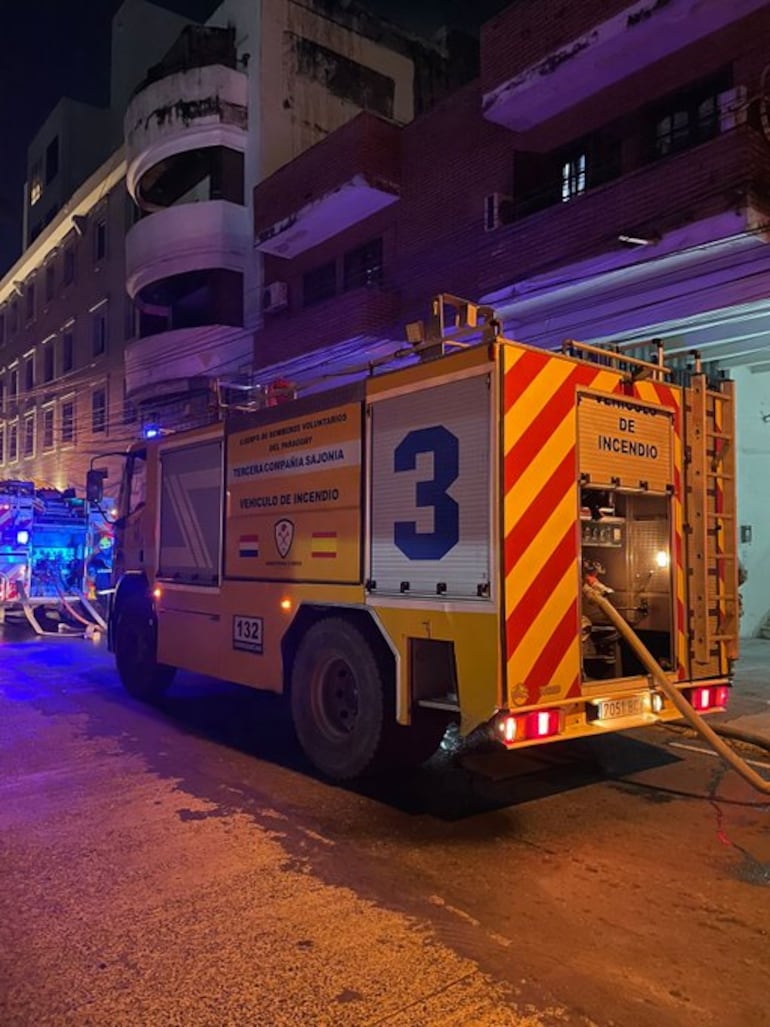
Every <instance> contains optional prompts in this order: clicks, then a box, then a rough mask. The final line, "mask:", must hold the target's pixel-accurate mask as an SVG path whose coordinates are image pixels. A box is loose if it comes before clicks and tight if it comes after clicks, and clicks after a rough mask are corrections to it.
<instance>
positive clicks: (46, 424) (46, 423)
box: [43, 407, 53, 449]
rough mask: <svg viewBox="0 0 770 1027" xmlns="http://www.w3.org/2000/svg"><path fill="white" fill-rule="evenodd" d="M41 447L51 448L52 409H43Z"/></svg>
mask: <svg viewBox="0 0 770 1027" xmlns="http://www.w3.org/2000/svg"><path fill="white" fill-rule="evenodd" d="M43 449H53V409H52V408H51V407H48V408H47V409H46V410H44V411H43Z"/></svg>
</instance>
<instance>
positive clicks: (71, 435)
mask: <svg viewBox="0 0 770 1027" xmlns="http://www.w3.org/2000/svg"><path fill="white" fill-rule="evenodd" d="M61 440H62V443H63V444H64V443H71V442H74V441H75V399H74V397H72V398H70V399H63V400H62V403H61Z"/></svg>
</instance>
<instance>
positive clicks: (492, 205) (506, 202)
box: [484, 193, 513, 232]
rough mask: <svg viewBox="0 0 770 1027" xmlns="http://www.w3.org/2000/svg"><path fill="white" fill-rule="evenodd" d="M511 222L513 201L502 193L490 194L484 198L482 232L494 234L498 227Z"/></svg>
mask: <svg viewBox="0 0 770 1027" xmlns="http://www.w3.org/2000/svg"><path fill="white" fill-rule="evenodd" d="M511 221H513V199H512V197H510V196H504V195H503V193H490V194H489V196H485V197H484V231H485V232H494V230H495V229H496V228H499V227H500V225H509V224H510V223H511Z"/></svg>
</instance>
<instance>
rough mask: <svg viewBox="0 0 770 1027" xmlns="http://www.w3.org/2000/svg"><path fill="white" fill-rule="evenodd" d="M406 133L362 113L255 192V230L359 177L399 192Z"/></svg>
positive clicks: (260, 185) (292, 162) (288, 165)
mask: <svg viewBox="0 0 770 1027" xmlns="http://www.w3.org/2000/svg"><path fill="white" fill-rule="evenodd" d="M400 131H401V129H400V128H399V126H397V125H394V124H392V123H390V122H388V121H384V120H383V119H382V118H378V117H376V116H375V115H373V114H368V113H366V112H362V113H361V114H358V115H356V117H355V118H353V119H352V121H349V122H348V123H347V124H345V125H343V126H342V127H341V128H339V129H337V131H336V132H332V133H331V135H329V136H327V138H326V139H324V140H322V141H321V142H320V143H317V144H316V145H315V146H312V147H311V148H310V149H309V150H306V151H305V152H304V153H302V154H300V155H299V156H298V157H296V158H295V159H294V160H293V161H291V162H290V163H289V164H285V165H284V166H283V167H282V168H280V169H279V170H278V171H276V172H275V173H274V174H272V175H270V177H269V178H266V179H265V180H264V181H263V182H260V183H259V184H258V185H257V186H256V188H255V189H254V231H255V234H256V235H257V237H258V236H259V234H260V232H262V231H264V230H265V229H266V228H269V227H270V226H271V225H274V224H275V223H276V222H278V221H281V220H283V219H284V218H286V217H288V216H289V215H291V214H293V213H295V212H296V211H298V210H299V209H301V208H302V207H304V206H305V205H306V204H308V203H312V202H313V200H317V199H319V198H320V197H321V196H323V195H324V194H325V193H328V192H330V191H332V190H334V189H336V188H338V187H339V186H340V185H342V184H343V183H345V182H348V181H350V179H351V178H352V177H353V176H354V175H356V174H363V175H365V176H366V177H367V179H368V180H369V181H370V182H373V183H377V184H382V185H384V186H386V187H390V188H391V189H392V191H394V192H396V191H398V183H399V178H400V174H399V134H400Z"/></svg>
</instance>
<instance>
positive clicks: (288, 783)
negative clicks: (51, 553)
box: [0, 629, 770, 1027]
mask: <svg viewBox="0 0 770 1027" xmlns="http://www.w3.org/2000/svg"><path fill="white" fill-rule="evenodd" d="M746 652H747V655H746V658H745V660H744V663H743V670H742V672H741V674H740V675H739V678H738V686H737V688H736V690H735V691H736V709H735V714H734V715H737V716H738V717H739V718H740V722H741V723H744V724H745V725H746V726H748V727H751V728H753V729H754V730H757V729H762V728H764V729H765V734H767V735H770V643H763V642H755V643H751V644H750V646H748V647H747V650H746ZM683 746H685V748H683ZM699 747H700V743H699V742H697V741H694V740H692V739H688V738H687V737H686V736H682V735H680V734H678V733H676V732H675V731H673V730H670V729H669V730H663V729H656V730H651V731H647V732H645V733H643V734H640V733H636V734H633V735H630V734H629V735H625V736H613V737H610V738H605V739H601V740H596V741H594V740H592V741H591V743H590V744H589V743H580V744H572V745H570V746H564V745H562V746H547V747H543V748H540V749H538V750H537V751H534V750H531V751H530V754H528V755H524V756H518V757H516V758H515V759H514V760H512V759H511V758H506V759H504V760H503V759H501V760H493V761H491V762H490V761H486V763H485V765H484V768H483V769H484V774H483V775H482V774H481V773H479V772H478V769H479V758H478V757H474V756H473V755H472V754H471V756H470V757H469V758H468V760H466V764H465V765H458V764H457V762H456V759H455V757H454V756H453V755H452V754H448V753H445V754H442V756H441V757H439V758H437V759H436V760H434V761H433V762H432V763H431V764H430V765H428V766H427V767H426V768H424V769H423V770H421V771H420V772H418V773H417V774H413V775H411V776H408V777H402V778H399V779H393V780H391V781H388V782H380V783H378V784H376V785H374V784H372V785H368V786H367V787H365V788H356V789H350V788H339V787H333V786H330V785H329V784H327V783H326V782H324V781H322V780H320V779H318V778H317V777H315V776H314V775H313V774H312V772H311V771H310V770H309V768H308V767H307V765H306V764H305V763H304V761H303V760H302V758H301V756H300V755H299V754H298V752H297V749H296V745H295V743H294V740H293V737H292V733H291V729H290V727H289V725H288V722H287V718H286V716H285V712H284V710H283V708H282V705H281V703H280V702H279V701H278V700H276V699H275V698H274V697H270V696H260V695H258V694H256V693H252V692H249V691H246V690H243V689H239V688H236V687H234V686H230V685H222V684H217V683H215V682H212V681H210V680H208V679H205V678H196V677H193V676H191V675H186V674H180V675H179V676H178V679H177V683H176V684H175V686H174V687H173V689H172V691H171V692H170V693H169V695H168V697H167V698H166V699H165V700H164V702H163V704H162V705H161V706H159V707H157V708H152V707H147V706H143V705H141V704H139V703H137V702H135V701H133V700H131V699H130V698H129V697H128V696H126V695H125V694H124V693H123V692H122V691H121V689H120V687H119V685H118V683H117V679H116V676H115V673H114V671H113V668H112V663H111V658H110V656H109V654H108V653H107V652H106V649H105V647H104V645H103V644H94V643H91V642H87V641H81V640H73V639H46V640H42V641H40V640H35V639H30V638H28V637H27V636H25V635H21V634H18V635H14V633H13V631H11V630H10V629H6V634H5V637H4V638H3V639H1V640H0V1025H2V1027H44V1025H62V1027H64V1025H67V1027H69V1025H78V1027H80V1025H97V1027H102V1025H103V1027H123V1025H126V1027H155V1025H159V1027H160V1025H162V1027H173V1025H181V1027H204V1025H205V1027H209V1025H211V1027H224V1025H238V1027H241V1025H249V1027H251V1025H254V1027H284V1025H292V1027H293V1025H302V1027H322V1025H323V1027H327V1025H328V1027H348V1025H355V1027H358V1025H361V1027H364V1025H366V1027H375V1025H378V1027H379V1025H384V1027H422V1025H425V1027H428V1025H430V1027H438V1025H441V1027H497V1025H500V1027H515V1025H519V1024H531V1025H550V1024H576V1025H588V1024H598V1025H602V1027H605V1025H606V1027H611V1025H616V1027H646V1025H650V1027H668V1025H677V1027H680V1025H684V1027H687V1025H691V1024H692V1025H696V1024H697V1025H698V1027H709V1025H719V1027H732V1025H735V1027H761V1025H764V1024H770V998H769V997H768V980H769V979H770V974H769V973H768V971H769V970H770V937H769V936H768V934H769V932H770V916H768V912H769V911H770V806H769V805H768V803H767V801H766V799H763V797H762V796H759V795H756V794H755V793H753V792H751V790H750V789H749V787H748V785H745V784H744V783H743V782H742V781H741V780H740V779H739V778H737V777H736V776H735V775H734V774H732V773H730V772H726V771H724V770H723V768H722V766H721V764H720V763H719V762H718V761H717V760H716V759H714V758H711V757H710V756H709V755H707V754H705V753H702V752H699V751H697V749H698V748H699ZM755 757H756V758H757V759H758V760H759V761H760V762H761V761H762V757H760V756H756V754H755ZM474 761H475V762H474ZM765 762H767V763H770V758H768V759H767V760H765ZM471 767H474V768H475V769H471ZM763 773H765V774H768V773H770V771H769V770H764V771H763Z"/></svg>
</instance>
